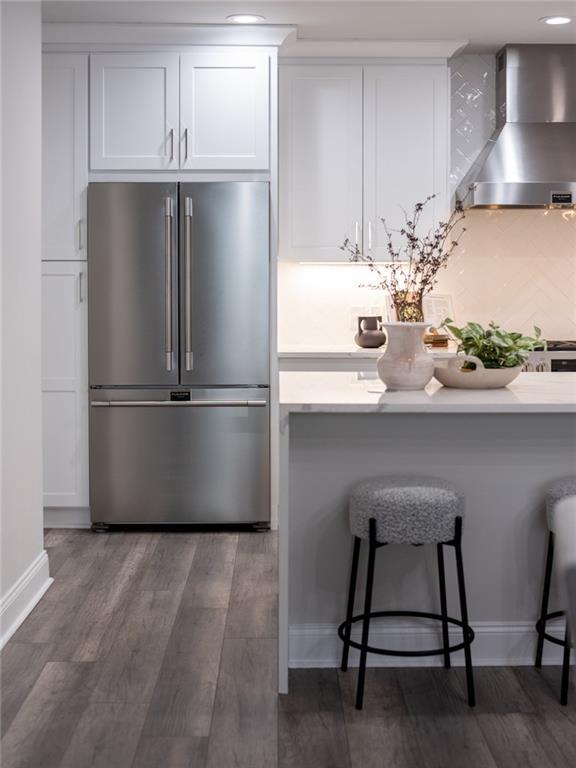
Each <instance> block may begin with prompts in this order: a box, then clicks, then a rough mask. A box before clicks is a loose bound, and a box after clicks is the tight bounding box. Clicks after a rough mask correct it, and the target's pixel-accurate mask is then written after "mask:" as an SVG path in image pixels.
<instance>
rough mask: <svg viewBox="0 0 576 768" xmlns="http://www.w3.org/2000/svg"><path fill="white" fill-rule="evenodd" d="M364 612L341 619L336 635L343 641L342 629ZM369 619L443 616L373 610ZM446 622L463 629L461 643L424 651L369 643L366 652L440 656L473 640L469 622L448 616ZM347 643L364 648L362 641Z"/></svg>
mask: <svg viewBox="0 0 576 768" xmlns="http://www.w3.org/2000/svg"><path fill="white" fill-rule="evenodd" d="M364 616H365V614H363V613H362V614H358V615H357V616H352V618H351V619H350V621H343V622H342V624H340V626H339V627H338V637H339V638H340V639H341V640H342V641H343V642H344V643H345V642H346V638H345V635H344V630H345V629H346V627H347V626H348V625H352V624H356V623H357V622H360V621H363V620H364ZM369 616H370V619H381V618H394V617H396V618H398V617H410V618H418V619H433V620H435V621H440V622H441V621H443V617H442V616H441V615H440V614H439V613H424V612H423V611H374V612H371V613H370V614H369ZM446 621H447V622H448V624H453V625H454V626H456V627H460V629H462V630H463V631H464V640H463V641H462V642H461V643H457V644H456V645H451V646H450V647H449V648H448V649H444V648H433V649H431V650H424V651H397V650H392V649H387V648H375V647H374V646H371V645H366V647H365V650H366V651H367V652H368V653H376V654H379V655H380V656H440V655H442V654H444V653H445V652H446V650H447V651H448V652H449V653H454V652H455V651H461V650H462V649H463V648H466V647H468V646H470V645H471V644H472V641H473V640H474V630H473V629H472V627H471V626H470V625H469V624H464V623H463V622H462V621H459V620H458V619H452V618H450V617H448V618H447V619H446ZM348 645H349V646H350V647H351V648H357V649H358V650H359V651H362V650H364V646H363V645H362V643H358V642H356V641H355V640H349V641H348Z"/></svg>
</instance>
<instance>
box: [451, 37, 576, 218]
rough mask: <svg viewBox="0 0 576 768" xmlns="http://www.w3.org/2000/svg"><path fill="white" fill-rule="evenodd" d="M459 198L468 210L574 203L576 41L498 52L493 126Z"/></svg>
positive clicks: (509, 47) (565, 205) (575, 195)
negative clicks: (573, 43) (567, 43)
mask: <svg viewBox="0 0 576 768" xmlns="http://www.w3.org/2000/svg"><path fill="white" fill-rule="evenodd" d="M456 197H457V199H459V200H462V201H464V206H465V207H466V208H468V207H475V208H481V207H501V206H507V207H511V208H522V207H550V206H553V207H556V206H558V207H573V206H574V205H576V45H507V46H505V47H504V48H502V49H501V50H500V51H499V52H498V53H497V54H496V130H495V132H494V134H493V135H492V137H491V138H490V139H489V141H488V143H487V144H486V146H485V147H484V149H483V150H482V152H481V153H480V155H479V156H478V158H477V160H476V161H475V162H474V164H473V165H472V167H471V169H470V171H469V172H468V174H467V175H466V176H465V178H464V180H463V182H462V183H461V185H460V187H459V188H458V191H457V193H456Z"/></svg>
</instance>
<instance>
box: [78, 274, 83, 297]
mask: <svg viewBox="0 0 576 768" xmlns="http://www.w3.org/2000/svg"><path fill="white" fill-rule="evenodd" d="M78 302H79V303H80V304H82V303H83V302H84V272H79V273H78Z"/></svg>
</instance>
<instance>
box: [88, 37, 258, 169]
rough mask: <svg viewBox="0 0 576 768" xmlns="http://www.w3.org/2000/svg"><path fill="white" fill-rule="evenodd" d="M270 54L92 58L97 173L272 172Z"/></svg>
mask: <svg viewBox="0 0 576 768" xmlns="http://www.w3.org/2000/svg"><path fill="white" fill-rule="evenodd" d="M269 70H270V57H269V55H268V54H267V53H261V52H249V51H235V50H234V51H219V52H214V53H187V54H182V55H180V54H178V53H116V54H94V55H92V56H91V57H90V167H91V168H92V170H125V171H130V170H147V171H159V170H178V169H182V170H231V171H235V170H248V171H249V170H265V169H267V168H268V167H269V165H270V161H269V134H270V128H269V124H270V114H269V101H270V97H269V90H270V74H269Z"/></svg>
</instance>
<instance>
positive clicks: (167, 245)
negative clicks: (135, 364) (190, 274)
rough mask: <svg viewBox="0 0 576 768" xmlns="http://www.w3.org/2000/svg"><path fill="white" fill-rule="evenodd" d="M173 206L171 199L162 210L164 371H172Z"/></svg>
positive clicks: (167, 199)
mask: <svg viewBox="0 0 576 768" xmlns="http://www.w3.org/2000/svg"><path fill="white" fill-rule="evenodd" d="M173 215H174V206H173V201H172V198H171V197H167V198H166V200H165V209H164V307H165V310H164V311H165V315H164V354H165V362H166V370H167V371H171V370H172V219H173Z"/></svg>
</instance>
